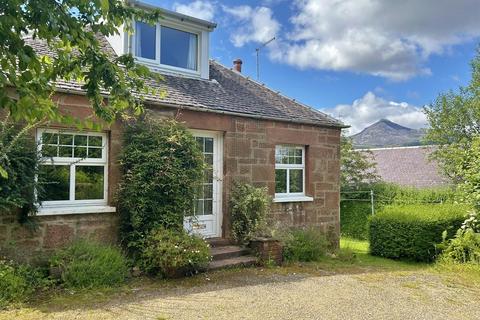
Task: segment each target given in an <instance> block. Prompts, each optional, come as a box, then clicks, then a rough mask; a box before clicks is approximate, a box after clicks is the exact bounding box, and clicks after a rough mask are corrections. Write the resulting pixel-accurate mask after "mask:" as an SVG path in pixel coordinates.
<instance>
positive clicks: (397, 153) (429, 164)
mask: <svg viewBox="0 0 480 320" xmlns="http://www.w3.org/2000/svg"><path fill="white" fill-rule="evenodd" d="M434 150H435V147H433V146H418V147H397V148H379V149H370V151H371V152H372V153H373V157H374V161H375V162H376V163H377V166H376V169H377V173H378V175H379V176H380V177H381V179H382V180H383V181H385V182H391V183H396V184H399V185H402V186H410V187H416V188H429V187H439V186H445V185H448V184H449V181H448V179H447V178H446V177H445V176H443V175H442V174H441V173H440V170H439V167H438V164H437V162H435V161H434V160H429V155H430V154H431V153H432V151H434Z"/></svg>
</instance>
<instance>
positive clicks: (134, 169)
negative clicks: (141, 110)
mask: <svg viewBox="0 0 480 320" xmlns="http://www.w3.org/2000/svg"><path fill="white" fill-rule="evenodd" d="M146 116H147V117H148V114H147V115H146ZM147 117H145V118H143V119H141V120H138V121H136V122H134V123H132V124H129V125H127V127H126V131H125V135H124V149H123V154H122V156H121V161H120V162H121V164H122V166H123V182H122V183H121V185H120V188H119V192H118V210H119V212H120V215H121V239H122V242H123V244H124V245H125V246H127V247H128V248H129V249H130V250H131V253H138V252H140V250H141V247H142V244H143V241H144V239H145V237H146V236H147V235H148V234H149V233H150V231H151V230H153V229H156V228H158V227H164V228H172V229H175V230H181V229H182V227H183V219H184V217H185V216H190V215H192V211H193V210H192V209H193V200H194V195H195V191H196V188H197V186H198V185H199V183H200V182H201V181H202V178H203V169H204V162H203V155H202V153H201V151H200V149H199V148H198V144H197V142H196V141H195V138H194V137H193V136H192V134H191V133H190V132H189V131H188V130H187V128H186V127H185V126H183V125H182V124H180V123H179V122H177V121H176V120H172V119H166V120H152V119H148V118H147Z"/></svg>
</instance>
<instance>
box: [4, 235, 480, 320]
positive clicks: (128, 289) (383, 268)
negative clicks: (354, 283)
mask: <svg viewBox="0 0 480 320" xmlns="http://www.w3.org/2000/svg"><path fill="white" fill-rule="evenodd" d="M291 274H297V275H299V276H304V277H310V276H332V275H339V274H345V275H348V274H350V275H352V274H353V275H356V276H357V275H358V278H359V279H360V280H362V281H365V282H369V283H372V284H378V285H379V286H381V285H382V281H383V280H384V279H385V278H387V277H389V276H391V275H393V274H396V275H397V276H398V275H401V276H403V275H433V276H435V278H438V279H440V280H439V281H442V282H443V283H445V284H446V285H448V286H454V287H463V288H467V289H469V288H473V287H475V288H479V283H480V267H478V266H465V265H463V266H460V265H440V264H426V263H414V262H403V261H397V260H390V259H385V258H381V257H374V256H371V255H370V254H369V245H368V242H367V241H363V240H356V239H352V238H347V237H343V238H342V239H341V241H340V249H339V250H338V252H337V253H336V254H335V255H328V256H326V257H324V258H322V259H321V260H320V261H318V262H308V263H289V264H286V265H284V266H281V267H267V268H249V269H229V270H220V271H217V272H213V273H206V274H199V275H197V276H194V277H191V278H182V279H172V280H160V279H152V278H143V277H141V278H134V279H131V280H130V281H129V282H128V283H127V284H126V285H123V286H120V287H118V288H104V289H96V290H87V289H85V290H75V291H73V290H53V291H51V292H47V293H45V294H44V295H42V296H39V297H37V298H36V299H35V301H33V302H32V303H30V304H29V305H27V306H25V308H22V309H18V312H19V314H25V317H23V318H22V317H19V318H20V319H30V318H31V316H32V315H35V314H36V313H38V312H41V313H49V312H52V311H56V310H66V309H84V308H86V307H92V306H95V305H96V306H101V305H104V304H106V303H107V302H112V301H119V302H120V303H121V301H127V300H133V299H134V298H135V297H137V296H139V295H140V296H142V295H145V294H147V295H148V294H154V293H156V292H166V291H170V290H172V289H177V288H199V289H201V288H202V287H205V286H207V285H209V284H214V285H215V286H217V285H218V286H220V285H228V286H243V285H245V283H246V282H248V283H250V282H251V283H250V284H259V283H262V281H272V280H271V279H277V276H279V275H291ZM246 279H250V280H248V281H247V280H246ZM403 286H404V287H405V288H408V289H412V290H413V289H418V283H416V282H415V280H411V281H406V282H405V283H404V285H403ZM29 316H30V317H29ZM7 318H8V317H7ZM7 318H3V317H2V314H1V312H0V320H3V319H7ZM158 319H162V317H161V316H159V318H158Z"/></svg>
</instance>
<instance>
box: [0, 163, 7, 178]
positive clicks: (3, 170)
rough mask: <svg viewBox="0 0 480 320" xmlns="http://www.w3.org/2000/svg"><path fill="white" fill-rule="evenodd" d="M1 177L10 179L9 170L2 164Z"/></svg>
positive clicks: (0, 168)
mask: <svg viewBox="0 0 480 320" xmlns="http://www.w3.org/2000/svg"><path fill="white" fill-rule="evenodd" d="M0 177H2V178H4V179H8V172H7V170H5V169H4V168H3V167H2V166H0Z"/></svg>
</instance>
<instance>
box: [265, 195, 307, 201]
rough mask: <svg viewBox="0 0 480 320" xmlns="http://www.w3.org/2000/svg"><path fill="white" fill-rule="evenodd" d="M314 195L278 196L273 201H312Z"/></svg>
mask: <svg viewBox="0 0 480 320" xmlns="http://www.w3.org/2000/svg"><path fill="white" fill-rule="evenodd" d="M312 201H313V198H312V197H307V196H295V197H277V198H274V199H273V202H312Z"/></svg>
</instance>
